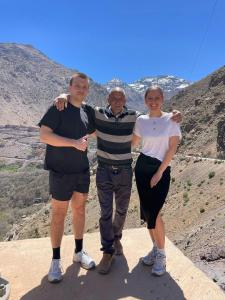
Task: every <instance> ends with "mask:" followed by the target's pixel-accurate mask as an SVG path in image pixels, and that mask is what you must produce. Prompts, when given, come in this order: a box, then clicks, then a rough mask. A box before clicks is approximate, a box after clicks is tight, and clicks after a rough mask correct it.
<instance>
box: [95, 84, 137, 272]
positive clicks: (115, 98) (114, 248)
mask: <svg viewBox="0 0 225 300" xmlns="http://www.w3.org/2000/svg"><path fill="white" fill-rule="evenodd" d="M108 102H109V105H108V106H107V107H106V108H98V107H97V108H96V109H95V126H96V135H97V158H98V168H97V173H96V185H97V191H98V198H99V203H100V208H101V217H100V220H99V226H100V233H101V243H102V248H101V250H102V251H103V257H102V259H101V261H100V263H99V265H98V272H99V273H101V274H106V273H108V272H109V271H110V267H111V263H112V259H113V254H114V253H115V254H116V255H121V254H122V253H123V247H122V245H121V242H120V239H121V237H122V230H123V226H124V222H125V218H126V214H127V210H128V205H129V201H130V195H131V186H132V174H133V172H132V167H131V163H132V156H131V140H132V134H133V128H134V125H135V121H136V119H137V116H138V114H137V112H136V111H134V110H130V109H127V107H126V106H125V103H126V96H125V91H124V90H123V89H122V88H119V87H117V88H114V89H112V90H111V91H110V94H109V96H108ZM113 196H115V204H116V209H115V215H114V218H112V214H113ZM112 219H113V220H112Z"/></svg>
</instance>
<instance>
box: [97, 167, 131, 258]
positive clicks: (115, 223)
mask: <svg viewBox="0 0 225 300" xmlns="http://www.w3.org/2000/svg"><path fill="white" fill-rule="evenodd" d="M132 175H133V172H132V168H131V167H130V166H121V167H117V168H115V167H112V166H105V165H104V166H98V168H97V173H96V185H97V191H98V198H99V204H100V209H101V217H100V219H99V227H100V234H101V244H102V248H101V250H102V251H104V253H113V252H114V248H113V242H114V240H115V239H121V237H122V230H123V226H124V222H125V219H126V215H127V210H128V205H129V201H130V195H131V187H132ZM113 196H115V205H116V207H115V215H114V218H113Z"/></svg>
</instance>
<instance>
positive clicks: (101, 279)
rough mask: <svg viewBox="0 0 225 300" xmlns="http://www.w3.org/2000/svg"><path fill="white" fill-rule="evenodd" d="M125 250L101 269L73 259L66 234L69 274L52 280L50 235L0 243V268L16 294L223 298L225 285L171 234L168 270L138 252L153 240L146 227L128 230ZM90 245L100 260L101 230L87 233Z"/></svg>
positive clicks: (78, 298) (91, 299)
mask: <svg viewBox="0 0 225 300" xmlns="http://www.w3.org/2000/svg"><path fill="white" fill-rule="evenodd" d="M122 242H123V245H124V253H125V256H121V257H116V259H115V262H114V264H113V267H112V271H111V272H110V273H109V274H108V275H100V274H98V273H97V271H96V270H91V271H86V270H83V269H81V268H80V267H79V265H78V264H73V263H72V254H73V249H74V239H73V236H66V237H64V239H63V245H62V261H63V266H64V271H65V275H64V279H63V281H62V282H61V283H59V284H50V283H48V281H47V276H46V274H47V272H48V269H49V265H50V260H51V247H50V240H49V238H41V239H32V240H21V241H13V242H3V243H0V257H1V264H0V272H1V273H2V274H4V277H5V278H7V280H9V282H10V284H11V296H10V299H11V300H17V299H21V300H50V299H54V300H61V299H64V300H116V299H142V300H161V299H165V300H182V299H188V300H189V299H191V300H206V299H207V300H220V299H225V294H224V293H223V292H222V290H221V289H220V288H219V287H218V286H217V285H216V284H215V283H214V282H213V281H211V280H210V279H209V278H207V277H206V275H205V274H203V273H202V272H201V271H200V270H199V269H197V268H196V267H195V266H194V265H193V263H192V262H191V261H190V260H189V259H188V258H186V257H185V256H184V255H183V254H182V253H181V252H180V251H179V250H178V249H177V248H176V247H175V246H174V245H173V244H172V243H171V242H170V241H169V240H167V241H166V250H167V256H168V258H167V271H168V272H167V273H166V274H165V275H164V276H163V277H154V276H152V275H151V272H150V271H151V267H147V266H143V265H142V264H141V263H140V261H139V258H140V257H141V256H143V255H144V254H146V253H147V252H148V251H149V249H150V247H151V242H150V239H149V236H148V234H147V231H146V229H144V228H140V229H130V230H125V231H124V236H123V239H122ZM84 244H85V249H87V250H88V252H89V253H90V254H91V255H92V256H93V258H94V259H95V261H96V262H97V263H98V262H99V260H100V258H101V252H100V251H99V248H100V242H99V233H92V234H87V235H86V236H85V240H84Z"/></svg>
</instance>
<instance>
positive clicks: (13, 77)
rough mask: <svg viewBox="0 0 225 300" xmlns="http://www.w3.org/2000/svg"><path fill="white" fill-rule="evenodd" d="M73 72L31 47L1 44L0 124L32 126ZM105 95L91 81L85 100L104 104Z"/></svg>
mask: <svg viewBox="0 0 225 300" xmlns="http://www.w3.org/2000/svg"><path fill="white" fill-rule="evenodd" d="M73 73H74V70H71V69H67V68H65V67H64V66H62V65H60V64H57V63H55V62H54V61H52V60H50V59H49V58H48V57H46V56H45V55H44V54H43V53H41V52H40V51H38V50H36V49H35V48H33V47H32V46H30V45H20V44H4V43H0V81H1V86H0V104H1V111H0V124H1V125H6V124H10V125H26V126H34V125H35V124H36V123H37V122H38V120H40V117H41V116H42V115H43V113H44V112H45V111H46V109H47V107H48V106H49V105H50V104H51V103H52V101H53V99H54V98H55V97H56V96H57V95H59V93H62V92H65V91H67V87H68V83H69V79H70V77H71V75H72V74H73ZM106 95H107V91H106V89H105V88H104V87H102V86H101V85H99V84H97V83H95V82H94V81H91V88H90V94H89V96H88V99H87V101H89V99H91V103H92V104H95V105H103V104H105V98H106Z"/></svg>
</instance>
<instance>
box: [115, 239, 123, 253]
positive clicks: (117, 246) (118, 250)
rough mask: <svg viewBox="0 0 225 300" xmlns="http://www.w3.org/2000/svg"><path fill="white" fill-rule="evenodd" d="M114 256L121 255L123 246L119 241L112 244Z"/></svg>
mask: <svg viewBox="0 0 225 300" xmlns="http://www.w3.org/2000/svg"><path fill="white" fill-rule="evenodd" d="M113 245H114V249H115V255H122V254H123V246H122V244H121V242H120V240H115V241H114V243H113Z"/></svg>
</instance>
